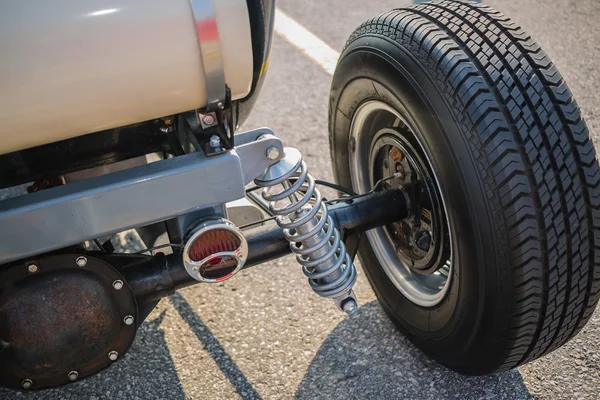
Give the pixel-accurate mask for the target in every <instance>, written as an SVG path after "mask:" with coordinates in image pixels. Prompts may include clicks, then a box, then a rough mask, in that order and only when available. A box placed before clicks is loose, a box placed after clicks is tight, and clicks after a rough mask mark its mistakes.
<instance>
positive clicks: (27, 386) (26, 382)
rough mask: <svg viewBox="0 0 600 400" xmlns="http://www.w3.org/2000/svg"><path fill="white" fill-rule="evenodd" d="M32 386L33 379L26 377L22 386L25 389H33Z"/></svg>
mask: <svg viewBox="0 0 600 400" xmlns="http://www.w3.org/2000/svg"><path fill="white" fill-rule="evenodd" d="M31 386H33V382H32V381H31V379H25V380H24V381H23V382H21V387H22V388H23V389H31Z"/></svg>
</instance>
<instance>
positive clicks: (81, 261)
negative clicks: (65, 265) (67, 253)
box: [75, 256, 87, 267]
mask: <svg viewBox="0 0 600 400" xmlns="http://www.w3.org/2000/svg"><path fill="white" fill-rule="evenodd" d="M75 262H76V263H77V265H79V266H80V267H85V265H86V264H87V258H85V257H84V256H81V257H77V260H75Z"/></svg>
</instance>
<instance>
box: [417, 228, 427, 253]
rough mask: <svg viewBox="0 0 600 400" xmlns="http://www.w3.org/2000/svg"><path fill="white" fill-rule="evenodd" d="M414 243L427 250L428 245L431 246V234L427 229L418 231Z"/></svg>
mask: <svg viewBox="0 0 600 400" xmlns="http://www.w3.org/2000/svg"><path fill="white" fill-rule="evenodd" d="M415 244H416V245H417V247H418V248H419V249H421V250H423V251H429V247H430V246H431V234H430V233H429V232H427V231H423V232H421V233H419V234H418V236H417V239H416V240H415Z"/></svg>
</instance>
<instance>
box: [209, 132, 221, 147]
mask: <svg viewBox="0 0 600 400" xmlns="http://www.w3.org/2000/svg"><path fill="white" fill-rule="evenodd" d="M209 144H210V147H213V148H220V147H221V138H220V137H218V136H217V135H212V136H211V137H210V141H209Z"/></svg>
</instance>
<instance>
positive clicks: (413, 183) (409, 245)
mask: <svg viewBox="0 0 600 400" xmlns="http://www.w3.org/2000/svg"><path fill="white" fill-rule="evenodd" d="M409 133H410V131H409V130H408V128H406V127H405V126H404V127H400V128H396V129H390V128H384V129H381V130H380V131H379V132H378V133H377V134H376V135H375V137H376V138H377V139H376V140H375V142H374V144H373V147H372V150H371V157H370V159H371V165H372V174H373V181H374V182H377V181H378V180H380V179H384V178H387V177H390V176H396V178H395V179H392V180H389V181H386V182H385V183H384V185H385V187H386V188H396V187H400V186H402V187H404V188H405V189H406V190H407V191H408V192H409V196H410V197H411V199H412V215H413V217H411V218H410V219H406V220H402V221H396V222H392V223H390V224H388V225H387V226H386V227H385V230H386V232H387V234H388V235H389V236H390V239H391V240H392V241H393V243H394V245H395V249H396V253H397V254H398V256H399V257H400V258H401V259H402V260H403V261H404V262H405V263H406V264H407V265H408V266H409V268H411V269H412V270H413V271H414V272H416V273H420V274H431V273H433V272H435V271H437V270H438V269H439V268H440V267H441V266H442V265H441V264H440V262H441V258H444V257H445V258H448V251H449V248H448V246H447V243H446V242H447V241H445V240H444V234H443V233H444V231H443V229H442V228H443V224H440V221H443V211H442V208H441V205H440V201H439V195H438V193H437V191H436V188H435V185H434V181H433V179H432V176H431V174H430V172H429V171H428V169H427V165H426V164H425V163H424V162H423V160H422V158H423V157H422V155H421V154H419V152H418V150H417V149H415V148H414V147H413V146H412V145H411V144H410V142H409V141H408V140H407V139H405V137H406V136H407V134H409Z"/></svg>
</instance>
